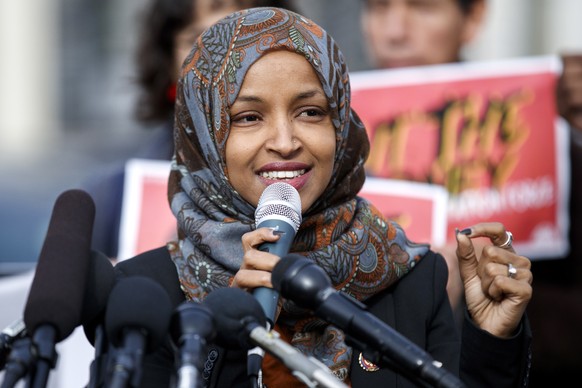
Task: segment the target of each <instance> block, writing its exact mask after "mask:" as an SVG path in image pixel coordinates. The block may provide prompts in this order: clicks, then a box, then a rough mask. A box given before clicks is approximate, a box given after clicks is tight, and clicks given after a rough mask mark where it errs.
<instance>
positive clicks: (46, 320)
mask: <svg viewBox="0 0 582 388" xmlns="http://www.w3.org/2000/svg"><path fill="white" fill-rule="evenodd" d="M94 219H95V203H94V202H93V199H92V198H91V196H90V195H89V194H87V193H86V192H85V191H82V190H76V189H74V190H68V191H65V192H63V193H62V194H61V195H59V197H58V198H57V200H56V201H55V204H54V207H53V211H52V215H51V218H50V221H49V226H48V231H47V234H46V237H45V240H44V243H43V246H42V248H41V252H40V256H39V259H38V263H37V266H36V271H35V274H34V279H33V281H32V284H31V286H30V291H29V294H28V300H27V302H26V306H25V308H24V315H23V317H24V322H25V323H26V327H27V328H28V330H29V331H30V332H31V333H34V331H35V330H36V329H37V327H39V326H41V325H47V324H48V325H51V326H53V327H54V328H55V329H56V340H57V342H58V341H62V340H63V339H65V338H66V337H68V336H69V335H70V334H71V333H72V332H73V330H74V329H75V327H77V326H78V325H79V324H80V323H81V309H82V302H83V294H84V290H85V279H86V278H87V269H88V267H89V261H90V255H91V254H90V250H91V235H92V233H93V222H94Z"/></svg>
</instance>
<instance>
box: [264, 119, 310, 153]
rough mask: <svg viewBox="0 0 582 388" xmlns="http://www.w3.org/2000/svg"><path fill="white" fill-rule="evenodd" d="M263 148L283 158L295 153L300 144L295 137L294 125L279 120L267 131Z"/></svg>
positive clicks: (284, 120)
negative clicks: (267, 134) (267, 136)
mask: <svg viewBox="0 0 582 388" xmlns="http://www.w3.org/2000/svg"><path fill="white" fill-rule="evenodd" d="M265 146H266V147H267V149H268V150H270V151H272V152H276V153H278V154H281V155H283V156H287V155H291V154H293V153H294V152H296V151H297V150H298V149H299V148H300V147H301V143H300V141H299V139H298V138H297V137H296V133H295V129H294V125H293V123H292V122H291V120H289V119H279V120H277V122H276V123H275V125H273V127H272V128H271V129H270V131H269V138H268V139H267V141H266V143H265Z"/></svg>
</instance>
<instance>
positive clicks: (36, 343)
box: [32, 324, 58, 388]
mask: <svg viewBox="0 0 582 388" xmlns="http://www.w3.org/2000/svg"><path fill="white" fill-rule="evenodd" d="M56 337H57V331H56V329H55V327H54V326H52V325H50V324H46V325H41V326H39V327H38V328H37V329H36V330H35V331H34V335H33V337H32V344H33V352H34V353H35V356H36V368H35V376H34V379H33V380H32V388H45V387H46V384H47V382H48V378H49V373H50V371H51V369H53V368H54V367H55V365H56V364H57V358H58V354H57V351H56V349H55V343H56Z"/></svg>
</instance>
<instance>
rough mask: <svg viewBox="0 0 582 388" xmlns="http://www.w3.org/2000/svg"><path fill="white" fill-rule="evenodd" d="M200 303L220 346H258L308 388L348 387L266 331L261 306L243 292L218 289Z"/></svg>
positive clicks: (317, 362) (318, 363)
mask: <svg viewBox="0 0 582 388" xmlns="http://www.w3.org/2000/svg"><path fill="white" fill-rule="evenodd" d="M203 303H204V304H205V305H206V306H208V308H209V309H210V310H211V311H212V313H213V315H214V319H215V321H216V326H217V332H218V337H217V343H218V344H219V345H222V346H224V347H227V348H235V349H237V348H242V349H245V348H246V349H249V348H251V347H253V346H257V345H258V346H260V347H261V348H263V349H265V350H267V351H268V352H269V353H271V354H272V355H273V356H275V357H276V358H277V359H279V360H280V361H281V362H283V364H285V365H286V366H287V367H288V368H289V369H290V370H291V373H292V374H293V375H294V376H295V377H297V378H298V379H299V380H301V381H302V382H303V383H305V384H306V385H307V386H309V387H315V386H324V387H330V388H346V387H347V386H346V385H345V384H344V383H343V382H341V381H340V380H339V379H338V378H337V377H335V375H334V374H333V373H332V372H331V371H330V370H329V368H327V366H325V365H324V364H323V363H321V362H320V361H319V360H317V359H315V358H314V357H307V356H305V355H304V354H303V353H301V352H300V351H298V350H297V349H295V348H294V347H293V346H291V345H289V344H288V343H286V342H285V341H283V340H281V339H280V338H279V335H278V334H277V333H276V332H275V331H272V330H271V331H269V330H267V329H265V327H266V318H265V313H264V312H263V309H262V307H261V305H260V304H259V303H258V302H257V300H256V299H255V298H253V297H252V296H251V295H250V294H248V293H246V292H245V291H243V290H241V289H239V288H219V289H216V290H214V291H212V292H211V293H210V294H208V296H207V297H206V299H205V300H204V302H203Z"/></svg>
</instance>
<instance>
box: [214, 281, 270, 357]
mask: <svg viewBox="0 0 582 388" xmlns="http://www.w3.org/2000/svg"><path fill="white" fill-rule="evenodd" d="M203 304H204V305H206V306H208V308H209V309H210V311H212V314H213V315H214V321H215V322H216V332H217V337H216V342H217V343H218V344H219V345H220V346H223V347H225V348H231V349H239V348H241V347H242V348H245V349H250V348H252V347H254V345H253V344H252V343H251V342H249V338H248V335H249V333H247V332H246V327H245V326H246V325H247V324H248V323H249V322H253V321H254V322H256V323H258V324H259V325H261V326H262V327H266V325H267V318H266V317H265V313H264V311H263V308H262V307H261V305H260V304H259V302H258V301H257V300H256V299H255V298H254V297H253V296H252V295H251V294H249V293H248V292H245V291H243V290H241V289H240V288H218V289H216V290H214V291H212V292H211V293H210V294H208V296H207V297H206V299H204V302H203Z"/></svg>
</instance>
